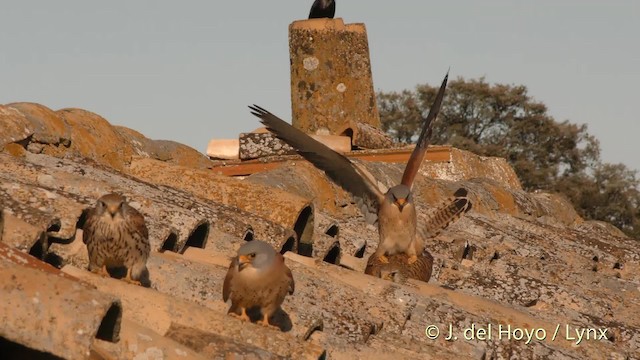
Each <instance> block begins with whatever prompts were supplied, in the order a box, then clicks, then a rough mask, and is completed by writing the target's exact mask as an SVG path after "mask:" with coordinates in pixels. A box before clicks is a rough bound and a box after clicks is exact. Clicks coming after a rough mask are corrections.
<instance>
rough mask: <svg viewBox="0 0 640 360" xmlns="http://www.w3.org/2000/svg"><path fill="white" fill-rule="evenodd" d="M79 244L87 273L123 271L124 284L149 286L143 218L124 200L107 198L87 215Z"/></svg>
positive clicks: (147, 240) (109, 196)
mask: <svg viewBox="0 0 640 360" xmlns="http://www.w3.org/2000/svg"><path fill="white" fill-rule="evenodd" d="M82 241H83V242H84V243H85V244H86V245H87V250H88V252H89V270H90V271H93V272H97V271H102V272H103V273H105V274H108V273H107V268H115V267H123V266H124V267H126V268H127V276H126V278H125V280H126V281H129V282H132V283H136V284H140V285H144V286H149V285H150V284H149V270H148V269H147V259H148V258H149V253H150V251H151V246H150V244H149V231H148V229H147V226H146V225H145V221H144V216H142V214H140V213H139V212H138V211H137V210H136V209H134V208H133V207H131V206H130V205H129V204H128V203H127V200H126V199H125V197H124V196H122V195H119V194H113V193H112V194H107V195H104V196H102V197H101V198H100V199H98V201H97V203H96V205H95V207H93V208H92V209H91V210H89V212H88V213H87V218H86V221H85V224H84V227H83V234H82Z"/></svg>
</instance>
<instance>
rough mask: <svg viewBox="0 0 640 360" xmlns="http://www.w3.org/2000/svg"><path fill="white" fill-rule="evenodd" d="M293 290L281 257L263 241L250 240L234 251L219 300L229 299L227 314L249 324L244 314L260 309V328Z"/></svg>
mask: <svg viewBox="0 0 640 360" xmlns="http://www.w3.org/2000/svg"><path fill="white" fill-rule="evenodd" d="M294 288H295V283H294V280H293V274H291V270H290V269H289V268H288V267H287V265H285V263H284V257H283V256H282V255H281V254H279V253H278V252H276V251H275V250H274V249H273V247H271V245H269V244H267V243H266V242H264V241H260V240H252V241H249V242H247V243H245V244H243V245H242V246H241V247H240V249H238V255H237V256H236V257H234V258H233V260H232V261H231V264H230V265H229V270H228V271H227V276H226V277H225V278H224V285H223V287H222V299H223V300H224V301H225V302H227V300H228V299H229V298H230V299H231V307H230V308H229V313H230V314H232V315H238V311H239V312H240V314H239V316H240V318H241V319H243V320H249V316H248V315H247V310H249V309H252V308H258V307H259V308H260V311H261V313H262V322H261V324H262V325H264V326H269V325H270V324H269V318H270V317H271V316H272V315H273V314H274V313H275V312H276V311H277V310H278V309H279V308H280V306H281V305H282V303H283V302H284V299H285V297H286V296H287V294H289V295H292V294H293V291H294Z"/></svg>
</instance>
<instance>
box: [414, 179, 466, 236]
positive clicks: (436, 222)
mask: <svg viewBox="0 0 640 360" xmlns="http://www.w3.org/2000/svg"><path fill="white" fill-rule="evenodd" d="M467 195H468V192H467V190H466V189H465V188H459V189H458V190H456V192H455V193H454V194H453V197H450V198H448V199H446V200H444V201H443V202H442V203H441V205H440V206H438V207H437V209H436V210H435V211H434V212H432V213H431V214H429V215H428V216H427V219H426V221H425V223H424V224H423V225H422V226H421V227H420V228H419V229H418V233H419V237H421V238H422V239H424V240H426V239H430V238H433V237H434V236H436V235H438V234H439V233H440V232H441V231H442V230H444V229H446V228H447V227H448V226H449V224H451V223H453V222H454V221H456V220H458V219H459V218H460V217H462V215H464V214H465V213H466V212H467V211H469V210H471V207H472V204H471V200H469V198H468V197H467Z"/></svg>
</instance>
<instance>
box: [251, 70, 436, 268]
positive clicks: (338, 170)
mask: <svg viewBox="0 0 640 360" xmlns="http://www.w3.org/2000/svg"><path fill="white" fill-rule="evenodd" d="M448 77H449V73H448V72H447V75H446V76H445V78H444V80H443V81H442V85H441V86H440V90H439V91H438V94H437V95H436V99H435V102H434V104H433V105H432V106H431V109H430V110H429V114H428V115H427V117H426V119H425V121H424V126H423V128H422V132H421V133H420V137H419V138H418V142H417V144H416V147H415V149H414V150H413V152H412V153H411V157H410V158H409V161H408V162H407V165H406V167H405V170H404V174H403V175H402V181H401V182H400V184H398V185H396V186H393V187H392V188H390V189H388V190H387V191H386V193H385V192H382V191H381V189H380V188H379V184H378V183H377V182H376V181H375V180H374V179H372V176H371V175H370V174H367V173H366V172H365V171H363V169H362V168H361V167H359V166H355V164H354V163H352V162H351V161H350V160H349V159H348V158H347V157H345V156H343V155H342V154H339V153H337V152H335V151H333V150H331V149H330V148H329V147H327V146H326V145H324V144H322V143H320V142H318V141H316V140H314V139H313V138H312V137H310V136H309V135H307V134H305V133H304V132H302V131H300V130H299V129H296V128H294V127H293V126H291V125H290V124H288V123H286V122H285V121H283V120H282V119H280V118H278V117H277V116H275V115H273V114H272V113H270V112H268V111H267V110H265V109H263V108H261V107H259V106H256V105H254V106H250V107H249V108H250V109H251V110H252V114H253V115H255V116H257V117H259V118H260V120H261V122H262V123H263V124H264V125H265V126H266V127H267V128H268V129H269V130H270V131H271V132H273V133H274V134H275V135H276V136H277V137H278V138H279V139H281V140H282V141H284V142H286V143H287V144H289V145H290V146H291V147H293V148H295V149H296V150H297V152H298V153H299V154H300V155H301V156H302V157H304V158H305V159H306V160H307V161H309V162H311V163H312V164H313V165H314V166H315V167H317V168H319V169H321V170H323V171H324V172H325V173H326V174H327V176H329V177H330V178H331V179H332V180H333V181H334V182H335V183H337V184H338V185H340V186H342V187H343V188H344V189H345V190H347V191H348V192H350V193H351V194H352V195H353V196H354V197H355V198H356V200H357V202H358V205H359V206H360V209H361V210H362V212H363V214H364V215H365V219H366V220H367V221H369V222H370V223H375V222H376V221H377V223H378V233H379V236H380V241H379V243H378V248H377V250H376V252H375V256H377V257H379V258H380V261H382V262H383V263H385V262H388V259H387V255H394V254H400V253H406V254H407V255H409V257H408V259H407V261H408V262H409V263H413V262H415V261H417V259H418V254H420V253H422V250H423V249H424V241H423V240H422V239H421V238H420V237H417V236H416V226H417V216H416V208H415V206H414V204H413V195H412V193H411V186H412V184H413V180H414V179H415V177H416V174H417V173H418V169H419V168H420V165H421V164H422V160H423V159H424V157H425V155H426V152H427V145H428V143H429V139H430V138H431V133H432V125H433V120H435V118H436V116H437V115H438V112H439V111H440V107H441V105H442V99H443V97H444V92H445V88H446V86H447V79H448Z"/></svg>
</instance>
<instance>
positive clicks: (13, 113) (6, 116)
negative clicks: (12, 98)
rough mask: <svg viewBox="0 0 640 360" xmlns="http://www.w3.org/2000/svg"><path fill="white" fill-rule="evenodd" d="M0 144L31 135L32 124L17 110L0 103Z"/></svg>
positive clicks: (4, 144) (18, 140)
mask: <svg viewBox="0 0 640 360" xmlns="http://www.w3.org/2000/svg"><path fill="white" fill-rule="evenodd" d="M0 128H1V129H2V131H0V146H1V147H5V146H6V145H7V144H10V143H14V142H21V141H24V140H25V139H27V138H28V137H29V136H31V135H33V132H34V129H33V125H32V124H31V123H30V122H29V120H27V118H26V117H25V116H24V114H22V113H21V112H20V111H19V110H16V109H14V108H11V107H8V106H5V105H0Z"/></svg>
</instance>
